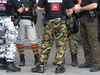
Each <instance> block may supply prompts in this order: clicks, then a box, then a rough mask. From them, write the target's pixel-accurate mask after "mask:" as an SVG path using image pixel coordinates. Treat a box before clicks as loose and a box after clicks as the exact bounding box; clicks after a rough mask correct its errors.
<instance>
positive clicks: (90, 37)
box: [80, 15, 100, 66]
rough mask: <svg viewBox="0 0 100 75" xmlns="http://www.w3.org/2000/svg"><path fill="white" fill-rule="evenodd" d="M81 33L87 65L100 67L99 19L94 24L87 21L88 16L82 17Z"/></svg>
mask: <svg viewBox="0 0 100 75" xmlns="http://www.w3.org/2000/svg"><path fill="white" fill-rule="evenodd" d="M80 33H81V38H82V45H83V49H84V54H85V55H84V56H85V63H87V64H92V63H93V64H94V65H97V66H100V49H99V42H98V32H97V18H95V19H94V22H91V21H89V22H88V20H87V16H85V15H84V16H82V21H81V27H80Z"/></svg>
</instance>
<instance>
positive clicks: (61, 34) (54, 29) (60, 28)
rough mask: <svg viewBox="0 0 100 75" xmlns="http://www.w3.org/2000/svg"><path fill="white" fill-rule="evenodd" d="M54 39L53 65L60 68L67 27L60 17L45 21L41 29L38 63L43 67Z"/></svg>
mask: <svg viewBox="0 0 100 75" xmlns="http://www.w3.org/2000/svg"><path fill="white" fill-rule="evenodd" d="M54 39H55V41H56V50H57V53H56V56H55V60H54V62H55V67H56V68H61V67H62V66H63V65H64V59H65V57H64V56H65V50H66V39H67V27H66V25H65V21H63V20H61V19H52V20H47V21H46V26H45V28H44V31H43V39H42V45H41V51H40V55H39V63H38V64H37V65H39V66H40V67H44V66H45V65H46V63H47V61H48V58H49V55H50V51H51V48H52V45H53V43H54Z"/></svg>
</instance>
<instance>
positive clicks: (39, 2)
mask: <svg viewBox="0 0 100 75" xmlns="http://www.w3.org/2000/svg"><path fill="white" fill-rule="evenodd" d="M37 6H38V7H40V8H43V7H44V0H39V1H38V4H37Z"/></svg>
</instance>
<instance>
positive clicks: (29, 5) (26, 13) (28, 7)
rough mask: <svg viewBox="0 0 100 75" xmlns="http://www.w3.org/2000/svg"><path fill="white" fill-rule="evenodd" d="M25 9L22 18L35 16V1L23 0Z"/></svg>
mask: <svg viewBox="0 0 100 75" xmlns="http://www.w3.org/2000/svg"><path fill="white" fill-rule="evenodd" d="M21 2H22V4H23V5H24V7H25V9H24V12H23V13H21V14H20V16H32V14H33V12H32V11H33V0H21Z"/></svg>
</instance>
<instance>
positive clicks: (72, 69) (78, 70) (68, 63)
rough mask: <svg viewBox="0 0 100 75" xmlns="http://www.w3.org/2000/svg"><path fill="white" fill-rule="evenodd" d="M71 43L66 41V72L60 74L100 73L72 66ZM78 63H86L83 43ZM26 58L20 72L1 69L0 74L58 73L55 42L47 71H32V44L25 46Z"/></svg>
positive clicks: (42, 74) (98, 74)
mask: <svg viewBox="0 0 100 75" xmlns="http://www.w3.org/2000/svg"><path fill="white" fill-rule="evenodd" d="M27 44H28V45H30V43H29V42H28V41H27ZM38 44H39V51H40V48H41V40H39V43H38ZM69 50H70V49H69V43H68V42H66V53H65V69H66V72H64V73H61V74H59V75H100V71H98V72H90V71H89V70H90V68H83V69H81V68H78V67H72V66H71V55H70V52H69ZM78 51H79V53H78V63H79V64H82V63H84V53H83V48H82V45H79V49H78ZM24 52H25V60H26V62H25V63H26V65H25V66H24V67H21V71H20V72H10V73H6V70H0V75H40V74H41V75H56V74H55V67H54V65H53V61H54V58H55V53H56V46H55V43H54V45H53V47H52V49H51V53H50V56H49V60H48V63H47V66H46V67H45V73H32V72H31V68H32V67H35V65H34V54H33V52H32V50H31V47H30V46H25V51H24ZM15 60H16V65H18V63H19V54H18V51H17V52H16V57H15Z"/></svg>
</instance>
